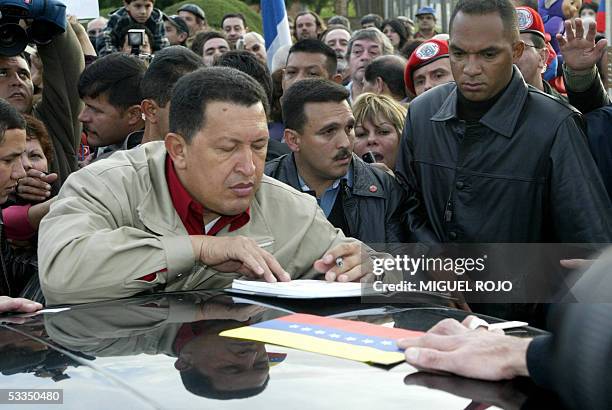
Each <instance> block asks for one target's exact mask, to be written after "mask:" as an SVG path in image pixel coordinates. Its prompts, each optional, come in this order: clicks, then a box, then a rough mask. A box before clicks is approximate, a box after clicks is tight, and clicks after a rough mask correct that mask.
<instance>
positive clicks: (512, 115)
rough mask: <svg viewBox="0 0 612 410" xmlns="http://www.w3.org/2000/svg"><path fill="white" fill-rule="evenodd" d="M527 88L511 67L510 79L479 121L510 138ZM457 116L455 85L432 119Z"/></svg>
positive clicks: (518, 72) (439, 119)
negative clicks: (497, 98) (504, 89)
mask: <svg viewBox="0 0 612 410" xmlns="http://www.w3.org/2000/svg"><path fill="white" fill-rule="evenodd" d="M527 94H528V88H527V84H526V83H525V81H524V80H523V76H522V75H521V73H520V71H519V70H518V68H517V67H516V66H514V67H513V73H512V79H511V80H510V84H509V85H508V87H507V88H506V91H505V92H504V93H503V94H502V95H501V97H500V98H499V100H497V102H496V103H495V105H493V107H492V108H491V109H490V110H489V111H488V112H487V113H486V114H485V115H484V117H482V119H481V120H480V123H481V124H482V125H484V126H486V127H487V128H489V129H491V130H493V131H495V132H496V133H498V134H500V135H503V136H504V137H506V138H512V134H513V133H514V129H515V128H516V124H517V122H518V119H519V116H520V114H521V111H522V109H523V106H524V105H525V100H526V99H527ZM451 119H455V120H458V118H457V86H456V85H455V87H454V88H453V90H452V91H451V93H450V94H449V96H448V97H447V98H446V100H445V101H444V103H443V104H442V106H441V107H440V109H439V110H438V112H436V113H435V114H434V115H433V117H431V120H432V121H439V122H446V121H448V120H451Z"/></svg>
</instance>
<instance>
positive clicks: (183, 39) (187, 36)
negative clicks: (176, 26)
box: [178, 32, 189, 43]
mask: <svg viewBox="0 0 612 410" xmlns="http://www.w3.org/2000/svg"><path fill="white" fill-rule="evenodd" d="M188 38H189V34H187V33H182V32H181V34H179V35H178V40H179V43H182V42H183V41H185V40H187V39H188Z"/></svg>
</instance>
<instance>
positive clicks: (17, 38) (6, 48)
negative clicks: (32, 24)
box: [0, 23, 28, 57]
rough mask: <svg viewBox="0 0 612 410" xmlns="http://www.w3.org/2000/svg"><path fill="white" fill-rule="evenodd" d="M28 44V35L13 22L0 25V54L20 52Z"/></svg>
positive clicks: (11, 54) (16, 53)
mask: <svg viewBox="0 0 612 410" xmlns="http://www.w3.org/2000/svg"><path fill="white" fill-rule="evenodd" d="M27 45H28V35H27V34H26V32H25V30H24V29H23V28H21V26H19V24H15V23H6V24H2V25H0V55H3V56H7V57H12V56H16V55H18V54H20V53H21V52H23V50H25V48H26V46H27Z"/></svg>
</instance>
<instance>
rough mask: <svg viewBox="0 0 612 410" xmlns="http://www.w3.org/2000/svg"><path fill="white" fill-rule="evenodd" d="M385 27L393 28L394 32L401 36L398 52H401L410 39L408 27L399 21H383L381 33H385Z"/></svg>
mask: <svg viewBox="0 0 612 410" xmlns="http://www.w3.org/2000/svg"><path fill="white" fill-rule="evenodd" d="M385 26H391V28H392V29H393V31H395V32H396V33H397V35H398V36H399V39H400V42H399V46H397V49H396V51H399V50H401V49H402V47H404V44H406V40H408V38H410V33H409V32H408V30H407V29H406V26H405V25H404V23H402V22H401V21H400V20H398V19H388V20H385V21H383V22H382V25H381V27H382V29H381V31H384V29H385Z"/></svg>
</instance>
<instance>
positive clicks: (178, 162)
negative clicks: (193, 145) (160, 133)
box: [164, 132, 189, 169]
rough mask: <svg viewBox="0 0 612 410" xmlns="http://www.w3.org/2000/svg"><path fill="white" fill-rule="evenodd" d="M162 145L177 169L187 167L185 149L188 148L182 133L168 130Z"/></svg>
mask: <svg viewBox="0 0 612 410" xmlns="http://www.w3.org/2000/svg"><path fill="white" fill-rule="evenodd" d="M164 145H165V146H166V151H167V152H168V155H170V159H172V162H173V163H174V167H175V168H177V169H185V168H187V156H186V154H187V150H188V149H189V148H188V146H189V144H187V141H185V138H183V136H182V135H180V134H176V133H174V132H170V133H168V134H167V135H166V137H165V138H164Z"/></svg>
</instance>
